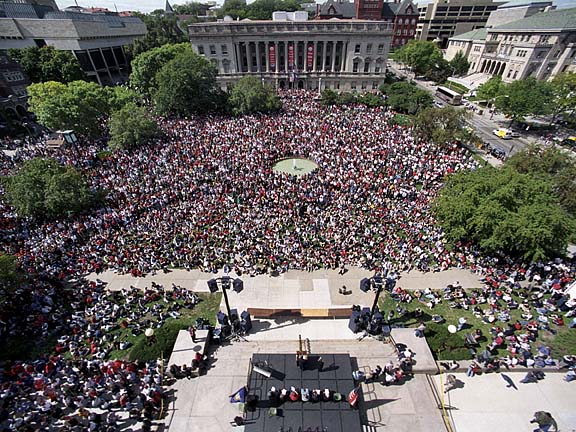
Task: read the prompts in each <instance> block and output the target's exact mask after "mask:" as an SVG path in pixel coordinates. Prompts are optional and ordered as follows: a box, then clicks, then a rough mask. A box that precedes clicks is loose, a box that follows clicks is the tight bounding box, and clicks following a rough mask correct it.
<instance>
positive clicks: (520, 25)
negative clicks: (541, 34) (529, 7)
mask: <svg viewBox="0 0 576 432" xmlns="http://www.w3.org/2000/svg"><path fill="white" fill-rule="evenodd" d="M567 29H574V30H576V8H571V9H556V10H551V11H548V12H541V13H537V14H535V15H532V16H530V17H528V18H523V19H521V20H518V21H513V22H510V23H507V24H503V25H501V26H497V27H494V29H493V30H567Z"/></svg>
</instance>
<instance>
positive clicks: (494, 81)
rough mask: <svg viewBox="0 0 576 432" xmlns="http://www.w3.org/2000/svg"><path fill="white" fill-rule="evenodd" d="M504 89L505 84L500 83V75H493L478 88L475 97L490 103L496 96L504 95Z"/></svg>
mask: <svg viewBox="0 0 576 432" xmlns="http://www.w3.org/2000/svg"><path fill="white" fill-rule="evenodd" d="M505 87H506V84H504V83H503V82H502V77H501V76H500V75H495V76H493V77H492V78H490V79H489V80H488V81H486V82H485V83H484V84H481V85H480V86H479V87H478V90H477V92H476V96H478V98H480V99H484V100H486V101H492V100H493V99H494V98H496V97H497V96H502V95H504V88H505Z"/></svg>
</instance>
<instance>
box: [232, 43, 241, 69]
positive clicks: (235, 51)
mask: <svg viewBox="0 0 576 432" xmlns="http://www.w3.org/2000/svg"><path fill="white" fill-rule="evenodd" d="M232 49H233V50H234V63H235V65H234V66H235V67H234V69H235V72H240V69H241V67H240V62H239V61H238V44H237V43H236V42H233V43H232Z"/></svg>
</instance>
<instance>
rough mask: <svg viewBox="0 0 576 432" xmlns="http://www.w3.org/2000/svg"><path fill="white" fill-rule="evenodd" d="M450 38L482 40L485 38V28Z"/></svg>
mask: <svg viewBox="0 0 576 432" xmlns="http://www.w3.org/2000/svg"><path fill="white" fill-rule="evenodd" d="M450 39H451V40H472V41H474V40H484V39H486V28H485V27H483V28H479V29H476V30H472V31H469V32H466V33H462V34H459V35H458V36H452V37H451V38H450Z"/></svg>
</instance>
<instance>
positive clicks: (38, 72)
mask: <svg viewBox="0 0 576 432" xmlns="http://www.w3.org/2000/svg"><path fill="white" fill-rule="evenodd" d="M8 55H9V56H10V57H11V58H12V59H13V60H14V61H16V62H18V63H19V64H20V67H21V68H22V71H23V72H24V73H25V74H26V75H27V76H28V78H29V79H30V81H32V82H33V83H40V82H46V81H58V82H61V83H69V82H71V81H77V80H82V79H84V78H85V74H84V72H83V71H82V68H81V67H80V63H78V60H77V59H76V57H74V55H73V54H72V53H71V52H69V51H59V50H56V49H54V47H51V46H45V47H42V48H38V47H27V48H22V49H10V50H8Z"/></svg>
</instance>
